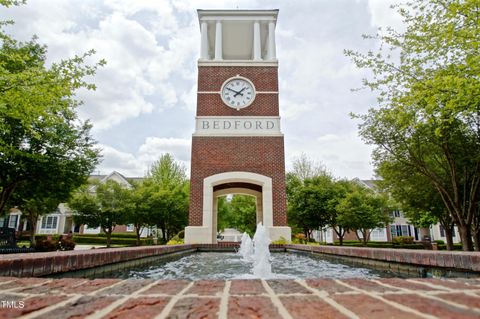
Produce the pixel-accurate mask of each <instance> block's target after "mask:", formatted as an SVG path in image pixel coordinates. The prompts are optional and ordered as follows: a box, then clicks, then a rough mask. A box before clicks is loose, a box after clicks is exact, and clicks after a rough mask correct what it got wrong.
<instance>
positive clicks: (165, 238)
mask: <svg viewBox="0 0 480 319" xmlns="http://www.w3.org/2000/svg"><path fill="white" fill-rule="evenodd" d="M160 229H161V230H162V239H163V243H164V244H166V243H167V230H166V229H165V227H160Z"/></svg>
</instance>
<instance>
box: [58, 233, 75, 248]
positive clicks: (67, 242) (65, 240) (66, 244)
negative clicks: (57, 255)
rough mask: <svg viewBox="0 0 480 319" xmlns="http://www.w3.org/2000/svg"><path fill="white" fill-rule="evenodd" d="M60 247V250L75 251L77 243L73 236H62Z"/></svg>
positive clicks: (59, 242)
mask: <svg viewBox="0 0 480 319" xmlns="http://www.w3.org/2000/svg"><path fill="white" fill-rule="evenodd" d="M58 247H59V249H60V250H73V249H74V248H75V242H74V241H73V237H72V235H66V236H60V240H59V241H58Z"/></svg>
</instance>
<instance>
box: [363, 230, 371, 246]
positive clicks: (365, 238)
mask: <svg viewBox="0 0 480 319" xmlns="http://www.w3.org/2000/svg"><path fill="white" fill-rule="evenodd" d="M362 234H363V246H365V247H367V244H368V242H369V241H370V231H369V230H368V229H366V230H365V231H362Z"/></svg>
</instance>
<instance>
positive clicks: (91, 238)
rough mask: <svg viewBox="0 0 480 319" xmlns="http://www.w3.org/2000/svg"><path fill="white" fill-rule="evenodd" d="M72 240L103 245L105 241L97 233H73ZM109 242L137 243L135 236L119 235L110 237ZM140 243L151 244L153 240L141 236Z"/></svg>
mask: <svg viewBox="0 0 480 319" xmlns="http://www.w3.org/2000/svg"><path fill="white" fill-rule="evenodd" d="M73 241H74V242H75V243H77V244H101V245H105V244H106V243H107V238H106V237H100V236H97V235H90V236H86V235H75V236H73ZM110 243H111V244H113V245H129V246H135V245H136V244H137V240H136V239H135V238H120V237H112V238H111V242H110ZM140 244H141V245H142V246H145V245H153V240H152V239H151V238H141V239H140Z"/></svg>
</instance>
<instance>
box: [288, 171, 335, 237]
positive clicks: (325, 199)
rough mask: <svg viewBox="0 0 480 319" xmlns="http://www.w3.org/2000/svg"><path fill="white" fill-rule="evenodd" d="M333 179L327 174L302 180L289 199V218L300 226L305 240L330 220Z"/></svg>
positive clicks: (333, 195) (333, 192)
mask: <svg viewBox="0 0 480 319" xmlns="http://www.w3.org/2000/svg"><path fill="white" fill-rule="evenodd" d="M335 196H336V193H335V191H334V181H333V180H332V178H331V177H330V176H328V175H321V176H316V177H313V178H307V179H305V180H304V183H303V186H302V187H300V188H298V189H297V190H296V191H295V192H294V193H293V195H292V196H291V197H290V201H289V212H290V216H289V220H290V221H291V222H292V223H294V224H295V225H297V227H299V228H301V229H302V231H303V233H304V234H305V236H306V238H307V240H310V238H311V235H312V231H313V230H316V229H319V228H324V227H325V226H327V225H329V224H330V222H331V220H332V213H334V212H333V211H332V209H331V208H332V207H331V201H332V200H334V197H335Z"/></svg>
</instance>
